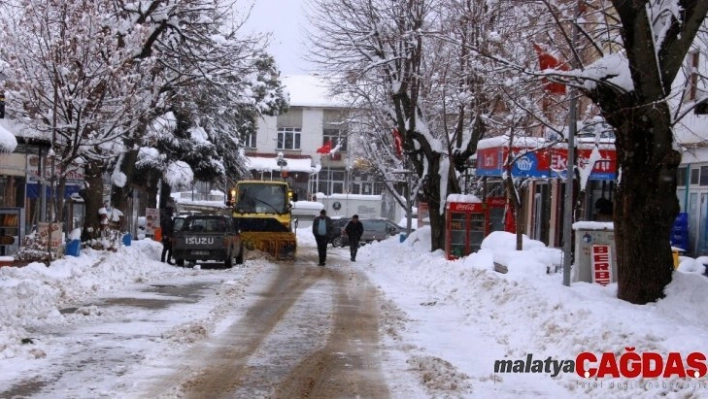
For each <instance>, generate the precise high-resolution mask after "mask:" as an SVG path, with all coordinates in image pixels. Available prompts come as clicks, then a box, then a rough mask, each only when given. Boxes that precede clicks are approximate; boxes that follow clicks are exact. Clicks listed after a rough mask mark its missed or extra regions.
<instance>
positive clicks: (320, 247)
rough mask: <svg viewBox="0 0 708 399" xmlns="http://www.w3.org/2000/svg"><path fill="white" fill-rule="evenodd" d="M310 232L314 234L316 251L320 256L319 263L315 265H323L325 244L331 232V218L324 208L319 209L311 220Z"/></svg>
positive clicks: (325, 252)
mask: <svg viewBox="0 0 708 399" xmlns="http://www.w3.org/2000/svg"><path fill="white" fill-rule="evenodd" d="M312 234H314V235H315V241H317V253H318V255H319V257H320V263H319V264H317V266H324V265H325V262H326V261H327V244H328V243H329V237H330V235H331V234H332V219H331V218H330V217H329V216H327V211H325V210H324V209H323V210H321V211H320V216H317V217H316V218H315V220H314V221H313V222H312Z"/></svg>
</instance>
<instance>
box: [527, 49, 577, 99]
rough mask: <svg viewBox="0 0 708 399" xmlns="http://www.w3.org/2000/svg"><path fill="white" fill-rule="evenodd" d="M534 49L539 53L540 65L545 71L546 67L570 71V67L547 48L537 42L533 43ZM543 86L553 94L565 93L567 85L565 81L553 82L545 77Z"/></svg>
mask: <svg viewBox="0 0 708 399" xmlns="http://www.w3.org/2000/svg"><path fill="white" fill-rule="evenodd" d="M533 49H534V50H536V54H537V55H538V66H539V68H540V69H541V70H542V71H544V70H546V69H555V70H558V71H569V70H570V67H569V66H568V65H567V64H565V63H562V62H560V61H559V60H558V59H557V58H556V57H554V56H552V55H551V54H549V53H548V52H547V51H546V50H544V49H542V48H541V46H539V45H538V44H536V43H533ZM542 81H543V87H544V88H545V89H546V91H548V92H549V93H551V94H565V85H564V84H563V83H556V82H551V81H549V80H548V79H546V78H543V80H542Z"/></svg>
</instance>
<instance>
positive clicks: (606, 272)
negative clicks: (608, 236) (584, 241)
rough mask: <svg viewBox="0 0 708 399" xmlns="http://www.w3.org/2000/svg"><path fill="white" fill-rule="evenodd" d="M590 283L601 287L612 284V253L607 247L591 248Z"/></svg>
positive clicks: (594, 246)
mask: <svg viewBox="0 0 708 399" xmlns="http://www.w3.org/2000/svg"><path fill="white" fill-rule="evenodd" d="M592 281H593V283H598V284H601V285H607V284H609V283H611V282H612V252H611V248H610V246H609V245H593V246H592Z"/></svg>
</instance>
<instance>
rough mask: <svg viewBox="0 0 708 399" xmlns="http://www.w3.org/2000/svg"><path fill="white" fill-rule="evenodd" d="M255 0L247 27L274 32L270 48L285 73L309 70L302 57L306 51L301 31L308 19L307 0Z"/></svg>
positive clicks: (253, 29)
mask: <svg viewBox="0 0 708 399" xmlns="http://www.w3.org/2000/svg"><path fill="white" fill-rule="evenodd" d="M254 1H255V6H254V7H253V12H252V13H251V18H250V19H249V21H248V22H247V23H246V28H247V30H249V31H258V32H272V33H273V39H272V41H271V45H270V48H269V50H270V53H271V54H272V55H273V56H274V57H275V60H276V62H277V64H278V68H279V69H280V71H281V72H282V73H283V74H285V75H292V74H302V73H307V72H308V71H307V70H306V67H307V64H306V63H305V61H303V60H302V57H303V55H304V53H305V47H304V44H303V42H304V34H303V32H302V30H303V27H304V24H305V23H306V22H307V21H306V18H305V15H304V13H305V11H304V0H254Z"/></svg>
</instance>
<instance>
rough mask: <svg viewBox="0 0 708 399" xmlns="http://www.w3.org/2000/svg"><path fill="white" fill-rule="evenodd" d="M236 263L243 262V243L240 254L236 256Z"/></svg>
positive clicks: (240, 263)
mask: <svg viewBox="0 0 708 399" xmlns="http://www.w3.org/2000/svg"><path fill="white" fill-rule="evenodd" d="M236 264H237V265H242V264H243V244H241V246H240V247H239V250H238V255H237V256H236Z"/></svg>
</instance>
